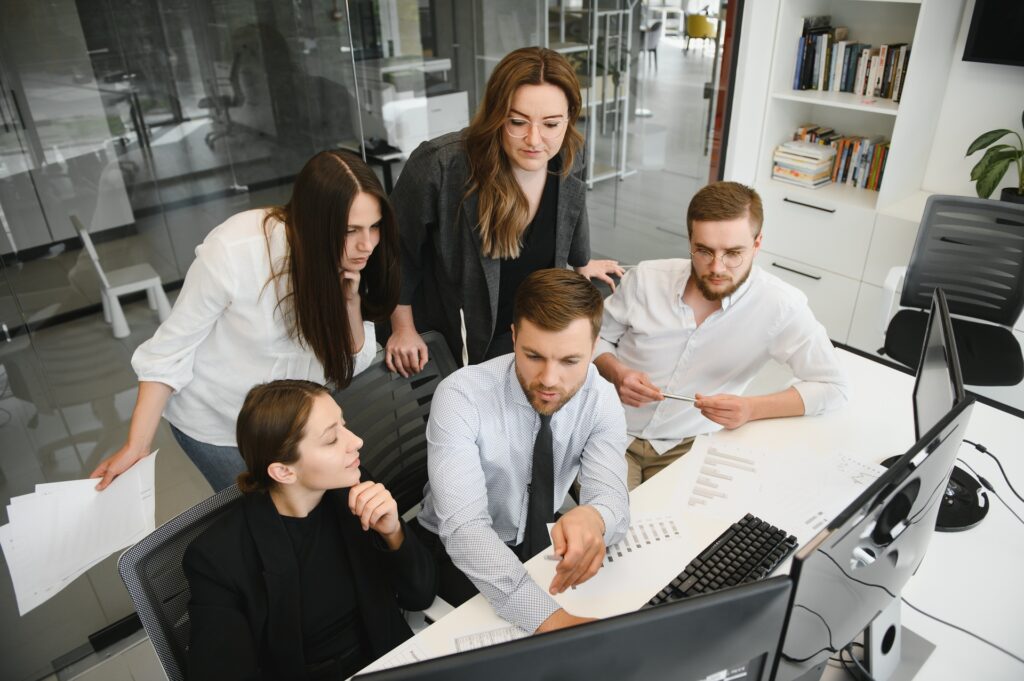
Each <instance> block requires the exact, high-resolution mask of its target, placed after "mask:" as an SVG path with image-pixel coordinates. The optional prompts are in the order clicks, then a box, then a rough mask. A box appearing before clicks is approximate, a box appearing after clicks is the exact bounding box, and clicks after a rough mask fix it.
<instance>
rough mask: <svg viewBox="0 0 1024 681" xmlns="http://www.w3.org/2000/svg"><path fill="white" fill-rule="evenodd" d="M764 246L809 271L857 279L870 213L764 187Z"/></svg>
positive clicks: (868, 235) (806, 194)
mask: <svg viewBox="0 0 1024 681" xmlns="http://www.w3.org/2000/svg"><path fill="white" fill-rule="evenodd" d="M762 196H763V199H764V216H765V220H764V247H765V248H768V249H770V250H771V251H772V252H774V253H778V254H785V255H786V257H789V258H793V259H795V260H799V261H800V262H805V263H809V264H811V265H814V266H815V267H821V268H823V269H826V270H829V271H831V272H835V273H836V274H842V275H843V276H846V277H849V278H851V279H860V278H861V274H862V273H863V271H864V260H865V259H866V258H867V254H868V245H869V244H870V242H871V230H872V228H873V227H874V222H875V213H874V211H873V210H870V209H867V208H863V207H860V206H851V205H847V204H843V203H839V202H837V201H834V200H829V199H827V198H824V197H821V198H819V197H816V196H814V195H813V193H811V192H808V191H800V190H799V188H794V190H793V191H789V190H787V189H786V188H779V187H766V188H765V190H764V193H763V194H762Z"/></svg>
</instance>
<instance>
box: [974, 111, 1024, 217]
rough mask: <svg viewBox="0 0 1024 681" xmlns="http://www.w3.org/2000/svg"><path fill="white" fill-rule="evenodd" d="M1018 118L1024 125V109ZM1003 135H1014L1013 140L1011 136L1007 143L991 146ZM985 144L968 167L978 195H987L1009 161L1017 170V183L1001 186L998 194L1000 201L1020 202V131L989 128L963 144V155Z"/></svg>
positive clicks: (1023, 196)
mask: <svg viewBox="0 0 1024 681" xmlns="http://www.w3.org/2000/svg"><path fill="white" fill-rule="evenodd" d="M1020 119H1021V125H1022V126H1024V113H1022V114H1021V118H1020ZM1007 135H1013V136H1014V137H1016V138H1017V142H1016V144H1013V143H1012V142H1013V140H1012V139H1011V140H1010V142H1011V144H996V145H995V146H991V145H992V144H995V143H996V142H998V141H999V140H1001V139H1002V138H1004V137H1006V136H1007ZM985 147H988V151H986V152H985V154H984V155H983V156H982V157H981V160H980V161H978V163H977V164H976V165H975V166H974V168H972V169H971V181H972V182H974V183H975V185H974V187H975V190H976V191H977V192H978V196H980V197H981V198H983V199H987V198H988V197H989V196H991V195H992V192H993V191H994V190H995V188H996V187H997V186H998V185H999V183H1000V182H1001V181H1002V179H1003V176H1004V175H1006V171H1007V170H1008V169H1009V168H1010V164H1011V163H1012V164H1013V165H1014V166H1015V169H1016V171H1017V173H1016V174H1017V186H1016V187H1005V188H1004V189H1003V191H1002V193H1001V194H1000V197H999V198H1000V199H1002V200H1003V201H1012V202H1014V203H1024V140H1022V139H1021V136H1020V134H1019V133H1017V132H1016V131H1014V130H1007V129H1006V128H1001V129H999V130H989V131H988V132H986V133H983V134H982V135H980V136H979V137H978V139H976V140H974V141H973V142H971V146H970V147H968V148H967V156H970V155H971V154H973V153H974V152H976V151H979V150H981V149H984V148H985Z"/></svg>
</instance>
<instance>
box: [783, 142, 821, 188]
mask: <svg viewBox="0 0 1024 681" xmlns="http://www.w3.org/2000/svg"><path fill="white" fill-rule="evenodd" d="M833 156H835V149H833V148H832V147H831V146H828V145H825V144H817V143H814V142H804V141H789V142H784V143H782V144H780V145H779V146H778V147H776V148H775V152H774V153H773V154H772V177H773V178H775V179H777V180H781V181H783V182H789V183H791V184H796V185H799V186H801V187H807V188H809V189H816V188H817V187H821V186H823V185H826V184H829V183H830V182H832V158H833Z"/></svg>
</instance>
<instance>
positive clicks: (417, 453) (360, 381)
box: [334, 331, 457, 514]
mask: <svg viewBox="0 0 1024 681" xmlns="http://www.w3.org/2000/svg"><path fill="white" fill-rule="evenodd" d="M423 341H424V342H425V343H426V344H427V350H428V352H429V354H430V361H429V362H427V366H426V367H424V369H423V371H421V372H420V373H418V374H416V375H415V376H410V377H409V378H403V377H402V376H401V375H399V374H394V373H391V372H390V371H388V370H387V367H386V365H385V364H384V353H383V352H378V353H377V357H376V359H375V360H374V362H373V364H371V365H370V367H369V368H368V369H366V370H365V371H363V372H362V373H360V374H359V375H358V376H356V377H355V378H353V379H352V383H350V384H349V386H348V387H347V388H345V389H344V390H339V391H338V392H336V393H334V399H335V400H336V401H337V402H338V404H339V405H341V408H342V411H343V412H344V416H345V427H346V428H348V429H349V430H351V431H352V432H353V433H355V434H356V435H358V436H359V437H361V438H362V439H363V447H362V449H360V450H359V459H360V466H361V467H362V468H364V469H365V470H366V471H367V473H369V475H370V476H371V477H372V479H373V480H375V481H376V482H380V483H383V484H384V486H385V487H387V488H388V489H389V490H390V491H391V495H392V496H394V497H395V500H396V501H397V502H398V512H399V513H401V514H404V513H405V512H406V511H408V510H409V509H411V508H413V507H414V506H416V504H418V503H420V501H422V500H423V487H424V485H426V483H427V436H426V429H427V418H428V417H429V415H430V403H431V400H432V399H433V396H434V390H435V389H436V388H437V384H438V383H440V382H441V380H442V379H444V377H445V376H447V375H448V374H450V373H451V372H453V371H455V369H456V368H457V367H456V365H455V360H454V359H452V355H451V352H450V351H449V350H448V345H447V344H446V343H445V341H444V337H443V336H442V335H441V334H439V333H437V332H435V331H428V332H426V333H424V334H423Z"/></svg>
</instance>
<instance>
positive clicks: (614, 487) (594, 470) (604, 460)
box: [419, 354, 629, 632]
mask: <svg viewBox="0 0 1024 681" xmlns="http://www.w3.org/2000/svg"><path fill="white" fill-rule="evenodd" d="M539 429H540V416H539V415H538V414H537V412H536V410H534V408H533V407H532V406H531V405H530V402H529V401H528V400H527V398H526V394H525V393H524V392H523V389H522V386H520V385H519V380H518V379H517V378H516V375H515V368H514V355H511V354H509V355H504V356H502V357H497V358H495V359H493V360H490V361H489V362H484V363H483V364H477V365H474V366H468V367H465V368H463V369H460V370H459V371H456V372H455V373H454V374H452V375H451V376H449V377H448V378H446V379H445V380H444V381H442V382H441V384H440V385H439V386H438V388H437V391H436V392H435V393H434V399H433V403H432V404H431V408H430V422H429V423H428V425H427V447H428V449H427V452H428V455H427V469H428V472H429V476H430V481H429V482H428V483H427V486H426V488H425V489H424V497H425V498H424V500H423V510H422V511H421V512H420V514H419V523H420V524H421V525H422V526H423V527H425V528H426V529H428V530H430V531H431V532H434V533H435V534H437V535H438V536H440V537H441V541H442V542H444V545H445V548H446V549H447V551H448V555H449V556H450V557H451V559H452V562H453V563H455V565H456V566H457V567H458V568H459V569H460V570H462V571H463V572H464V573H465V574H466V576H467V577H469V579H470V580H471V581H472V582H473V584H474V585H476V587H477V588H478V589H479V590H480V593H482V594H483V595H484V596H485V597H486V598H487V600H488V601H489V602H490V604H491V606H492V607H493V608H494V610H495V612H497V613H498V615H500V616H501V617H503V618H504V619H506V620H508V621H509V622H512V623H513V624H515V625H517V626H519V627H522V628H523V629H525V630H526V631H530V632H532V631H534V630H536V629H537V627H538V626H540V625H541V624H542V623H543V622H544V620H546V619H547V618H548V617H550V616H551V614H552V613H553V612H555V611H556V610H557V609H558V607H559V606H558V604H557V603H556V602H555V600H554V599H553V598H551V596H550V595H549V594H548V593H547V585H546V584H545V585H543V586H541V585H538V584H537V583H535V582H534V581H533V580H532V579H530V577H529V575H528V574H527V573H526V569H525V568H524V567H523V565H522V563H520V562H519V559H518V558H517V557H516V554H515V553H514V552H513V551H512V549H511V548H510V547H511V546H515V545H517V544H519V543H521V542H522V541H523V532H524V530H525V528H526V513H527V502H528V499H529V495H528V489H527V488H528V486H529V484H530V476H531V469H532V468H533V445H534V441H535V440H536V438H537V431H538V430H539ZM551 431H552V434H553V440H554V480H555V490H554V492H555V494H554V503H555V508H553V509H552V512H555V511H557V510H558V508H559V507H560V506H561V504H562V500H563V499H565V495H566V494H567V493H568V491H569V487H570V485H572V483H573V481H574V480H575V479H576V475H577V473H578V474H579V476H580V485H581V489H580V503H581V504H589V505H590V506H593V507H594V508H595V509H597V511H598V512H599V513H600V514H601V517H602V518H603V519H604V526H605V535H604V540H605V544H606V545H608V544H613V543H615V542H617V541H619V540H620V539H621V538H622V537H623V536H624V535H625V532H626V528H627V527H628V526H629V492H628V490H627V489H626V459H625V451H626V419H625V415H624V414H623V411H622V404H621V403H620V402H619V397H618V395H617V394H616V392H615V388H614V387H612V385H611V384H610V383H608V382H607V381H606V380H604V379H603V378H601V376H600V375H599V374H598V373H597V370H596V369H595V368H594V366H593V365H590V367H589V369H588V370H587V378H586V380H585V381H584V383H583V386H582V387H581V388H580V390H579V392H577V393H576V395H574V396H573V397H572V399H570V400H569V402H568V403H566V405H565V406H563V407H562V408H561V409H560V410H558V411H557V412H556V413H555V414H554V416H553V417H552V419H551Z"/></svg>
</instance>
